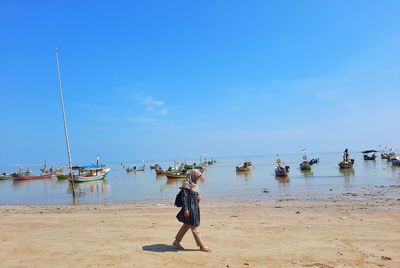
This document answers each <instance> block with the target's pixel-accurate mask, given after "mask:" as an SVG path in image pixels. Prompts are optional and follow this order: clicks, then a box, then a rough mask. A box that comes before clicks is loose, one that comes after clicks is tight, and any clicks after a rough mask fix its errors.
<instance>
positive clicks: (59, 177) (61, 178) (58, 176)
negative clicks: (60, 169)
mask: <svg viewBox="0 0 400 268" xmlns="http://www.w3.org/2000/svg"><path fill="white" fill-rule="evenodd" d="M56 176H57V179H58V180H60V181H62V180H66V179H68V177H69V175H67V174H58V175H56Z"/></svg>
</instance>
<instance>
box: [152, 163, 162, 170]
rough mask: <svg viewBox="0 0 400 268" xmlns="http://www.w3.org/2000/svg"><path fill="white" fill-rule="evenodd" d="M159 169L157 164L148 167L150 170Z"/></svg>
mask: <svg viewBox="0 0 400 268" xmlns="http://www.w3.org/2000/svg"><path fill="white" fill-rule="evenodd" d="M159 167H160V165H159V164H155V165H150V169H157V168H159Z"/></svg>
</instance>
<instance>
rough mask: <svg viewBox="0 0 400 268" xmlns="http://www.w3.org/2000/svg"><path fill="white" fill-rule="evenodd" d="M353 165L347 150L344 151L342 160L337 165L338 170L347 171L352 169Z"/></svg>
mask: <svg viewBox="0 0 400 268" xmlns="http://www.w3.org/2000/svg"><path fill="white" fill-rule="evenodd" d="M353 165H354V159H350V158H349V149H347V148H346V149H345V150H344V152H343V160H342V162H340V163H339V168H340V169H348V168H353Z"/></svg>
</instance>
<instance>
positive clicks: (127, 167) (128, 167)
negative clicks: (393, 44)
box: [121, 164, 146, 172]
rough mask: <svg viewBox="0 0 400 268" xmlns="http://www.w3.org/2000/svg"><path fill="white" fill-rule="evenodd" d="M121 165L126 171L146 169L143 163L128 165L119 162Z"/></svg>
mask: <svg viewBox="0 0 400 268" xmlns="http://www.w3.org/2000/svg"><path fill="white" fill-rule="evenodd" d="M121 166H122V167H123V168H124V169H125V171H126V172H136V171H144V170H145V169H146V165H143V166H141V167H136V166H133V167H130V166H126V165H124V164H121Z"/></svg>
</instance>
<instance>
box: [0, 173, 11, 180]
mask: <svg viewBox="0 0 400 268" xmlns="http://www.w3.org/2000/svg"><path fill="white" fill-rule="evenodd" d="M8 179H12V174H11V173H1V174H0V180H8Z"/></svg>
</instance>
